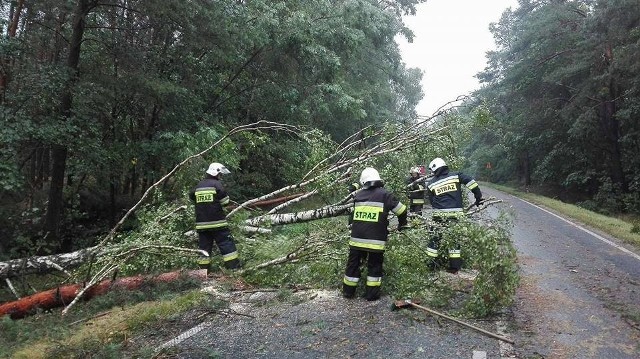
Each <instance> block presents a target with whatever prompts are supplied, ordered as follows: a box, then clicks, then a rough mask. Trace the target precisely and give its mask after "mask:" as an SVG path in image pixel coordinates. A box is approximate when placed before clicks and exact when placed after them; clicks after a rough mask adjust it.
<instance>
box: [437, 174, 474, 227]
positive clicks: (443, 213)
mask: <svg viewBox="0 0 640 359" xmlns="http://www.w3.org/2000/svg"><path fill="white" fill-rule="evenodd" d="M462 185H465V186H467V188H469V189H470V190H471V192H473V195H474V196H475V198H476V199H479V198H482V193H481V192H480V187H478V183H477V182H476V181H475V180H474V179H473V178H471V177H470V176H467V175H465V174H463V173H456V172H449V170H448V169H446V168H444V169H443V170H442V171H436V174H435V176H434V177H433V178H432V179H431V180H430V181H429V182H428V183H427V189H428V194H429V200H430V202H431V206H432V207H433V216H437V217H457V216H459V215H461V214H462V211H463V209H462V206H463V203H462Z"/></svg>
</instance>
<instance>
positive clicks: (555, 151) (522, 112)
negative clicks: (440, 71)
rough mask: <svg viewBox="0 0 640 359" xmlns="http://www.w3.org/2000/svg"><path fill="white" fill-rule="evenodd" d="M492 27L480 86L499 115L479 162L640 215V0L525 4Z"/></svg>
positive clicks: (485, 136) (524, 0) (496, 172)
mask: <svg viewBox="0 0 640 359" xmlns="http://www.w3.org/2000/svg"><path fill="white" fill-rule="evenodd" d="M491 30H492V32H493V34H494V39H495V40H496V43H497V45H498V48H497V50H496V51H491V52H489V53H488V54H487V58H488V65H487V67H486V68H485V70H484V71H482V72H481V73H479V74H478V78H479V79H480V80H481V82H482V84H483V88H481V89H480V90H478V91H477V92H476V95H477V101H478V102H477V105H478V106H480V108H484V109H485V110H486V111H487V112H488V113H490V114H491V116H490V117H491V118H490V120H489V121H488V122H487V123H485V124H484V129H483V130H482V131H478V132H477V133H476V134H475V136H474V140H473V141H472V144H471V146H470V148H469V153H470V154H471V155H470V157H471V158H472V159H473V160H474V161H472V162H475V163H482V164H485V163H491V164H492V165H491V166H490V167H491V168H490V169H488V168H484V169H482V171H483V173H484V175H485V176H486V178H488V179H491V180H495V181H503V182H507V181H519V182H520V183H522V184H524V185H532V184H538V185H540V184H545V185H549V186H552V187H554V188H556V189H560V190H561V191H562V192H565V193H569V195H567V196H565V197H564V198H565V199H570V200H573V201H581V202H582V204H583V205H585V206H586V207H588V208H592V209H599V210H602V211H610V212H633V213H636V214H637V213H638V212H639V210H640V197H639V196H638V186H639V185H640V175H639V173H638V171H637V168H639V165H640V164H639V163H638V160H639V158H640V157H638V156H637V152H638V148H639V147H638V146H639V144H640V142H639V141H638V139H639V138H638V136H639V135H640V127H639V123H638V121H637V117H638V109H639V108H640V107H639V106H638V105H639V103H640V102H639V101H640V100H639V97H638V79H639V78H640V77H639V73H638V70H639V69H640V66H639V65H640V60H639V59H638V56H637V53H638V50H639V49H638V44H639V42H638V40H639V39H640V11H639V8H638V2H637V1H633V0H631V1H627V0H621V1H596V0H590V1H532V0H521V1H519V6H518V8H516V9H515V10H514V9H510V10H508V11H506V12H504V13H503V15H502V18H501V19H500V21H499V22H498V23H495V24H492V27H491ZM487 167H489V166H487Z"/></svg>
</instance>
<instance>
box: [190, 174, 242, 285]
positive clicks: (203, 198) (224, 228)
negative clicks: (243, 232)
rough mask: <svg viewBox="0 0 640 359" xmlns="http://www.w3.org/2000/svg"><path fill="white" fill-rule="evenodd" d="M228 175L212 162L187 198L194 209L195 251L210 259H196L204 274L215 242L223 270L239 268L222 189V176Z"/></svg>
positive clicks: (226, 197)
mask: <svg viewBox="0 0 640 359" xmlns="http://www.w3.org/2000/svg"><path fill="white" fill-rule="evenodd" d="M230 173H231V172H230V171H229V170H228V169H227V168H226V167H225V166H224V165H223V164H221V163H218V162H214V163H212V164H210V165H209V168H207V170H206V172H205V178H204V179H203V180H202V181H200V182H199V183H198V184H197V185H196V186H195V188H194V189H193V190H192V191H191V192H190V193H189V197H190V198H191V200H192V201H194V202H195V206H196V208H195V212H196V231H197V232H198V238H199V240H198V247H199V248H200V249H201V250H203V251H205V252H207V253H208V254H209V256H201V257H200V258H199V259H198V265H199V266H200V268H201V269H207V272H208V271H209V267H210V265H211V252H212V250H213V243H214V242H215V244H216V246H217V247H218V250H219V251H220V254H221V255H222V261H223V262H224V265H225V267H226V268H229V269H236V268H239V267H240V266H241V264H240V260H239V259H238V251H237V250H236V244H235V242H234V240H233V237H232V236H231V232H230V231H229V227H228V225H227V219H226V212H225V210H224V207H226V206H228V205H229V203H230V200H229V196H228V195H227V191H226V190H225V189H224V187H223V185H222V175H226V174H230Z"/></svg>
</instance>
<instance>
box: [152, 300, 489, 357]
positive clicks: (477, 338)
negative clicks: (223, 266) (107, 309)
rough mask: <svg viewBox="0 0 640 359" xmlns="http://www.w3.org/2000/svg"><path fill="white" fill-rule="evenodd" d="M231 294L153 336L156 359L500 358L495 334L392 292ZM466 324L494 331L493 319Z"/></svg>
mask: <svg viewBox="0 0 640 359" xmlns="http://www.w3.org/2000/svg"><path fill="white" fill-rule="evenodd" d="M210 290H212V291H215V289H213V288H211V289H210ZM229 299H232V301H231V305H230V306H229V308H228V311H225V312H224V314H223V313H222V312H220V313H216V314H215V315H214V316H210V317H207V318H206V320H204V321H200V322H197V321H195V320H194V321H193V322H192V323H191V325H190V326H189V327H190V328H188V329H184V330H183V331H182V333H180V335H176V334H175V333H174V334H173V337H167V336H164V338H159V337H156V338H154V340H155V341H156V342H157V347H158V348H160V347H161V346H162V345H164V349H163V350H162V351H161V353H160V354H159V355H158V356H157V357H158V358H212V357H213V358H472V357H473V358H475V357H484V358H500V357H501V354H500V346H499V344H498V341H497V340H496V339H492V338H490V337H488V336H485V335H484V334H482V333H479V332H477V331H474V330H471V329H468V328H465V327H464V326H460V325H459V324H456V323H453V322H450V321H447V320H446V319H438V318H434V317H432V316H430V315H427V314H425V313H424V312H422V311H419V310H415V309H408V308H405V309H399V310H396V309H394V306H393V300H392V299H391V298H389V297H382V298H381V299H380V300H378V301H375V302H367V301H366V300H364V299H362V298H358V299H352V300H347V299H344V298H342V297H341V296H340V295H339V293H338V292H337V291H300V292H297V293H295V294H294V295H293V296H292V297H290V298H286V300H284V301H283V300H281V299H280V298H278V297H277V293H276V292H259V293H245V294H238V293H236V294H234V298H229ZM468 322H469V323H470V324H473V325H476V326H479V327H482V328H484V329H485V330H488V331H491V332H495V328H496V325H495V322H493V321H482V322H476V323H474V322H472V321H468ZM184 324H185V323H183V325H181V326H182V327H183V328H185V327H186V326H185V325H184ZM147 339H149V338H147ZM160 339H163V340H165V341H164V342H163V343H160ZM483 355H484V356H483Z"/></svg>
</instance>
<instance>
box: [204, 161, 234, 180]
mask: <svg viewBox="0 0 640 359" xmlns="http://www.w3.org/2000/svg"><path fill="white" fill-rule="evenodd" d="M207 173H208V174H210V175H212V176H214V177H215V176H217V175H219V174H221V173H222V174H223V175H228V174H229V173H231V172H229V170H228V169H227V167H225V166H224V165H223V164H222V163H218V162H214V163H212V164H210V165H209V168H208V169H207Z"/></svg>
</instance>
